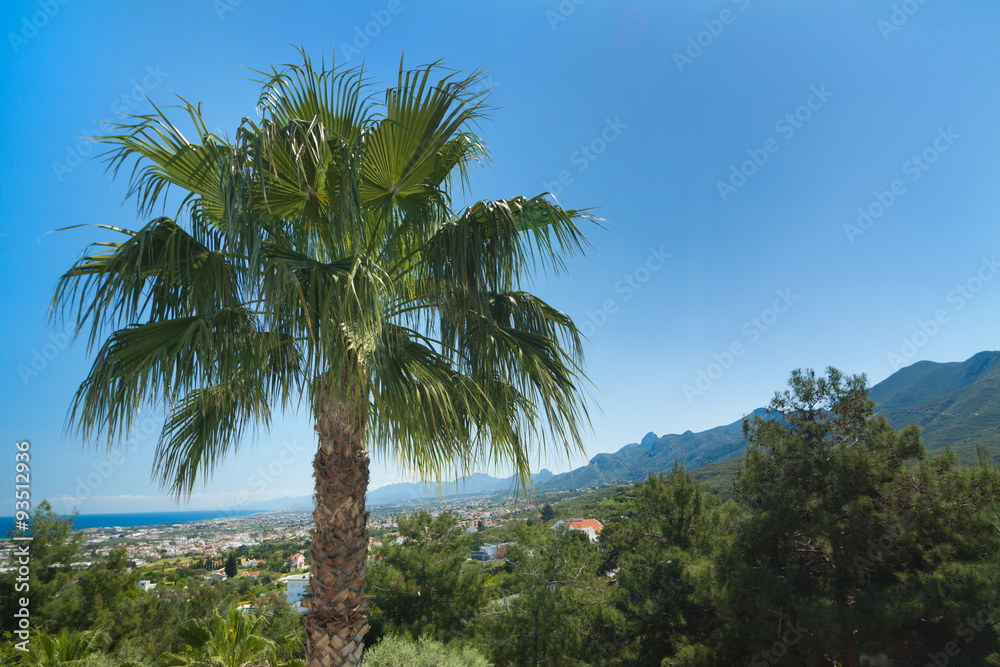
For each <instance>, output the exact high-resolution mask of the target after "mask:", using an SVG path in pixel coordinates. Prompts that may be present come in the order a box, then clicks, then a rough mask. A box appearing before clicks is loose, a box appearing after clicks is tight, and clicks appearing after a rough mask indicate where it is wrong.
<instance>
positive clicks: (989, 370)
mask: <svg viewBox="0 0 1000 667" xmlns="http://www.w3.org/2000/svg"><path fill="white" fill-rule="evenodd" d="M871 396H872V398H873V399H874V400H875V402H876V403H877V404H878V407H877V408H876V410H877V411H878V413H879V414H881V415H883V416H885V418H886V419H888V420H889V423H890V424H892V426H893V427H895V428H897V429H900V428H903V427H904V426H907V425H908V424H911V423H912V424H917V425H918V426H920V427H922V429H923V431H922V433H923V438H924V444H925V445H926V447H927V449H928V450H929V451H932V452H933V451H936V450H940V449H942V448H944V447H946V446H951V447H952V448H953V449H955V451H956V452H957V453H958V455H959V458H960V460H961V461H963V462H965V463H972V462H973V461H975V448H976V447H986V448H987V449H988V450H990V452H991V453H992V454H993V455H994V457H996V456H997V455H1000V352H980V353H979V354H976V355H975V356H973V357H972V358H970V359H968V360H966V361H963V362H955V363H944V364H941V363H935V362H931V361H920V362H917V363H915V364H913V365H912V366H907V367H906V368H903V369H901V370H899V371H897V372H896V373H894V374H892V375H891V376H889V377H888V378H886V379H885V380H883V381H882V382H880V383H878V384H877V385H875V386H874V387H872V389H871ZM764 413H765V410H764V409H763V408H758V409H756V410H754V412H753V413H752V414H764ZM742 424H743V420H742V419H741V420H739V421H735V422H733V423H732V424H728V425H726V426H717V427H715V428H712V429H709V430H707V431H702V432H700V433H692V432H691V431H687V432H685V433H683V434H680V435H665V436H662V437H656V434H655V433H649V434H647V435H646V436H645V437H644V438H643V439H642V441H641V442H639V443H633V444H630V445H625V446H624V447H622V448H621V449H619V450H618V451H617V452H615V453H614V454H598V455H597V456H595V457H594V458H592V459H591V460H590V463H589V464H588V465H585V466H582V467H580V468H577V469H576V470H573V471H571V472H568V473H563V474H561V475H554V476H553V477H552V478H550V479H549V480H547V481H546V482H544V483H540V484H536V486H537V488H538V490H539V491H562V490H567V489H574V488H578V487H587V486H594V485H600V484H603V483H605V482H610V483H619V482H630V481H635V480H640V479H642V478H644V477H645V476H646V475H647V474H649V473H650V472H652V473H654V474H656V473H659V472H661V471H666V470H669V469H670V467H671V466H672V465H673V463H674V460H675V459H676V460H678V461H680V462H681V463H683V464H684V466H685V467H686V468H687V469H688V470H693V469H697V468H700V467H702V466H705V465H709V464H712V463H721V462H724V461H730V460H732V459H736V458H739V457H740V456H742V453H743V449H744V447H746V442H745V441H744V440H743V436H742ZM720 470H725V471H727V472H731V471H732V470H734V467H733V466H732V465H725V466H721V467H720Z"/></svg>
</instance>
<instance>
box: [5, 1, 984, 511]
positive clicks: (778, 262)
mask: <svg viewBox="0 0 1000 667" xmlns="http://www.w3.org/2000/svg"><path fill="white" fill-rule="evenodd" d="M577 2H579V4H577ZM894 5H895V6H896V7H898V8H899V9H897V10H894ZM905 10H909V11H910V12H911V13H909V14H907V13H906V11H905ZM894 12H895V13H894ZM0 26H2V29H3V33H4V43H3V45H0V53H3V56H2V70H3V71H2V74H3V81H4V82H5V88H6V90H5V95H4V101H3V107H2V109H3V110H2V114H3V118H2V120H3V127H4V132H3V135H4V138H3V142H4V151H3V154H4V158H5V159H4V160H3V161H2V163H0V173H2V176H0V182H2V183H3V187H2V192H0V197H2V210H3V213H4V215H3V218H2V220H0V260H2V261H0V267H2V268H0V271H2V272H3V280H2V298H3V312H4V316H3V319H2V323H0V327H2V337H3V346H2V352H0V355H2V368H3V373H4V381H3V384H2V392H3V401H2V405H3V408H2V409H3V418H2V422H0V432H2V440H3V442H4V443H5V445H4V451H6V452H8V453H7V454H5V455H4V456H3V457H0V469H2V466H3V465H8V466H9V471H10V475H9V476H6V478H8V479H12V478H13V466H14V448H13V443H14V442H15V441H18V440H22V439H27V440H30V441H31V443H32V453H33V458H32V489H33V497H34V498H35V499H36V500H40V499H41V498H42V497H47V498H56V499H62V500H57V501H56V507H57V509H66V508H67V506H68V505H75V506H77V507H79V508H80V509H81V510H82V511H83V512H85V513H90V512H103V511H141V510H148V509H159V508H169V507H171V506H173V505H172V504H171V501H170V500H167V499H165V498H163V497H162V496H160V495H159V492H158V491H157V489H156V488H155V487H152V486H151V485H150V481H149V473H150V468H151V461H152V450H153V447H154V445H155V440H156V432H157V429H158V425H159V419H160V416H159V415H155V414H154V415H151V416H150V418H149V420H148V421H147V422H146V426H147V428H146V429H143V430H142V431H141V432H140V433H138V434H137V436H136V440H135V442H134V447H131V448H129V450H128V451H127V457H126V460H124V461H116V462H108V461H106V460H105V459H104V456H103V451H101V450H95V449H94V448H85V447H84V445H83V443H81V442H80V441H79V440H78V439H77V438H75V437H73V436H67V435H66V434H65V432H64V430H63V423H64V418H65V415H66V410H67V407H68V405H69V403H70V398H71V396H72V393H73V392H74V390H75V389H76V387H77V386H78V385H79V383H80V381H81V380H83V378H84V377H85V375H86V372H87V369H88V358H87V355H86V351H85V349H84V346H83V345H73V346H71V347H67V346H66V345H65V340H64V337H63V336H62V332H61V331H59V330H57V329H53V328H51V327H50V326H48V325H47V320H46V312H47V307H48V303H49V300H50V298H51V295H52V290H53V287H54V285H55V282H56V280H57V278H58V276H59V275H60V274H61V273H62V272H63V271H64V270H65V269H66V268H67V267H69V266H70V264H71V263H72V262H73V261H74V260H75V259H76V258H77V257H78V256H79V253H80V252H81V250H82V248H83V247H84V245H85V243H87V241H88V239H90V238H91V235H92V232H91V231H90V230H88V229H76V230H72V231H68V232H61V233H55V234H49V233H47V232H49V231H50V230H53V229H56V228H60V227H65V226H67V225H73V224H96V223H106V224H115V225H121V226H125V227H135V226H137V225H139V224H142V223H143V222H144V221H142V220H137V219H136V217H135V209H134V206H133V205H132V204H131V203H128V204H124V205H123V203H122V202H123V199H124V196H125V190H126V182H125V179H120V180H119V181H117V182H114V183H112V181H111V180H110V179H109V178H108V176H106V175H105V174H104V171H103V165H102V163H101V162H100V161H98V160H94V159H92V156H93V155H94V153H95V151H94V150H93V149H92V147H91V146H90V145H89V144H88V143H87V142H85V141H83V140H82V139H81V137H83V136H86V135H90V134H95V133H99V132H101V125H100V122H101V121H102V120H115V119H119V118H120V116H119V114H120V113H123V112H129V111H131V112H142V111H144V110H146V109H147V108H148V107H147V103H146V102H145V101H144V100H143V99H142V96H141V95H139V94H137V92H136V86H137V85H138V86H140V87H141V88H143V89H144V90H145V91H146V94H148V95H149V96H150V98H152V99H153V100H154V101H156V102H157V103H158V104H160V103H162V104H169V103H171V100H172V95H173V94H174V93H177V94H180V95H182V96H184V97H185V98H187V99H189V100H192V101H200V102H202V103H203V104H204V109H205V112H206V115H207V118H208V119H209V125H210V126H212V127H217V128H218V130H219V131H220V132H226V131H227V130H228V131H232V129H233V128H234V127H235V126H236V124H237V123H238V122H239V120H240V119H241V118H242V117H243V116H252V115H253V114H254V101H255V99H256V95H257V90H256V88H255V86H254V85H253V84H251V83H250V82H248V81H246V80H245V79H243V78H241V77H242V76H244V75H245V74H246V71H245V70H244V69H243V68H244V67H252V68H264V67H266V66H267V64H268V63H269V62H274V63H281V62H288V61H291V60H293V59H295V58H296V57H297V56H296V54H295V50H294V46H295V45H301V46H303V47H304V48H305V49H306V51H307V52H309V53H310V54H311V55H313V56H314V57H315V58H316V59H319V58H322V57H324V56H325V57H326V58H327V61H329V59H330V55H331V53H332V51H333V49H334V46H333V45H334V43H336V44H337V46H336V49H337V57H338V61H339V60H343V56H345V55H347V56H352V57H353V58H354V59H356V60H360V59H364V60H365V61H366V63H367V67H368V69H369V70H370V72H371V73H372V74H374V75H376V76H378V77H380V78H382V80H384V81H385V82H387V83H388V82H390V81H391V78H392V76H393V74H394V72H395V71H396V67H397V66H398V63H399V58H400V54H401V53H402V52H403V50H404V49H405V53H406V61H407V62H408V63H410V64H413V65H417V64H421V63H425V62H429V61H432V60H437V59H441V58H443V59H445V60H446V61H447V63H448V64H449V65H451V66H453V67H455V68H459V69H463V70H473V69H479V68H481V69H485V70H487V71H488V72H489V77H490V81H491V82H492V85H493V86H494V87H495V89H496V91H495V93H494V95H493V98H492V99H493V102H494V104H495V105H496V106H497V107H498V109H497V111H496V112H495V115H494V118H493V120H492V122H489V123H487V124H486V125H484V127H483V128H482V131H483V136H484V138H485V139H486V141H487V142H488V144H489V146H490V148H491V149H492V152H493V157H494V161H493V165H492V168H491V169H490V170H489V171H487V172H484V173H483V174H481V175H478V176H477V177H476V178H475V182H474V184H475V191H474V194H475V196H476V198H483V199H485V198H492V197H500V196H510V195H513V194H525V195H535V194H538V193H540V192H542V191H544V190H551V191H553V192H554V193H556V194H557V196H558V198H559V200H560V202H561V203H563V205H565V206H567V207H573V208H583V207H596V212H597V213H598V214H599V215H601V216H602V217H604V218H606V219H607V220H608V221H609V223H608V225H607V229H606V230H601V229H598V228H594V229H593V230H592V232H591V233H590V239H591V241H592V242H593V245H594V250H593V251H592V252H591V253H590V255H589V257H588V258H586V259H577V260H574V261H573V262H572V263H571V266H570V271H569V273H568V275H565V276H562V277H560V278H559V279H557V280H553V281H551V282H547V283H543V284H538V285H536V289H537V291H539V292H540V293H541V294H542V295H543V296H544V297H546V298H547V299H549V300H550V301H551V302H552V303H553V304H555V305H556V306H558V307H560V308H562V309H563V310H565V311H567V312H568V313H570V314H571V315H572V316H573V317H574V318H576V320H577V321H578V322H579V323H580V324H581V325H584V326H585V328H586V330H587V331H588V332H589V333H590V334H591V335H590V343H589V344H588V348H587V357H588V371H589V373H590V376H591V378H592V379H593V381H594V384H595V385H596V387H597V389H598V390H599V392H600V393H596V392H595V398H594V407H595V410H594V414H595V420H594V432H593V435H592V436H590V437H588V438H587V441H586V443H585V444H586V448H587V453H588V455H589V456H592V455H594V454H596V453H598V452H608V451H615V450H617V449H618V448H619V447H621V446H622V445H624V444H627V443H629V442H635V441H637V440H638V439H640V438H641V437H642V436H643V435H644V434H645V433H646V432H647V431H655V432H656V433H658V434H664V433H672V432H683V431H685V430H688V429H692V430H695V431H697V430H703V429H706V428H710V427H712V426H716V425H719V424H723V423H729V422H732V421H735V420H736V419H739V418H740V417H741V416H742V415H743V414H744V413H746V412H748V411H750V410H752V409H753V408H755V407H757V406H760V405H763V404H765V403H766V402H767V401H768V400H769V398H770V397H771V395H772V394H773V392H774V391H775V390H778V389H780V388H782V386H783V385H784V384H785V382H786V380H787V378H788V374H789V372H790V371H791V370H792V369H795V368H800V367H807V368H817V369H822V368H825V367H826V366H830V365H833V366H836V367H838V368H840V369H841V370H843V371H845V372H851V373H861V372H864V373H867V374H868V377H869V378H870V380H871V381H872V382H877V381H879V380H882V379H884V378H885V377H887V376H888V375H889V374H891V373H892V372H893V370H895V368H897V367H899V366H900V365H901V364H908V363H912V362H913V361H917V360H920V359H930V360H934V361H958V360H963V359H966V358H967V357H969V356H971V355H972V354H974V353H976V352H978V351H981V350H986V349H997V348H1000V342H998V339H1000V327H998V324H1000V315H998V314H1000V279H993V278H998V276H996V274H997V272H998V271H1000V268H998V267H997V266H996V265H995V261H996V258H997V256H998V255H1000V188H998V187H997V184H998V179H1000V40H997V38H996V36H997V34H998V28H1000V5H998V4H997V3H996V2H995V0H966V1H964V2H945V1H944V0H929V1H928V2H926V3H924V4H921V3H919V2H917V1H916V0H908V1H907V2H898V1H896V2H894V1H893V0H863V1H862V0H825V1H822V2H810V3H802V2H791V1H790V0H787V1H784V2H763V1H762V0H736V1H730V0H713V1H711V2H708V1H706V2H701V1H699V2H694V1H687V2H671V3H661V2H651V1H650V2H639V3H630V2H598V1H597V0H589V1H586V2H580V0H575V1H574V0H563V1H562V2H561V3H560V2H557V1H556V0H549V1H547V2H545V1H543V2H530V3H529V2H503V3H460V2H448V3H442V2H437V3H435V2H421V3H419V4H418V3H416V2H415V1H414V0H396V1H395V2H383V1H381V0H380V1H376V2H354V3H326V2H306V1H299V2H295V1H292V2H282V3H267V2H263V1H259V2H251V1H249V0H246V1H243V2H237V0H217V1H216V2H212V1H211V0H202V1H198V2H189V1H179V2H171V3H132V2H101V3H88V2H83V0H68V1H60V0H47V2H46V1H44V0H43V1H42V2H38V1H37V0H36V1H34V2H21V1H14V0H11V1H9V2H5V3H3V8H2V9H0ZM366 30H367V32H368V33H369V35H370V36H369V35H365V31H366ZM348 46H350V47H351V48H350V49H348V48H347V47H348ZM560 178H561V179H562V182H560ZM880 200H881V201H880ZM859 209H861V211H862V212H867V213H868V216H869V217H862V216H861V213H859ZM859 218H860V219H859ZM666 254H669V255H670V256H669V257H668V258H665V257H663V255H666ZM779 311H780V312H779ZM935 318H936V320H937V321H934V320H935ZM921 322H923V323H924V329H926V331H927V332H929V333H925V332H924V330H922V328H921ZM588 323H589V324H590V325H591V326H587V325H588ZM905 341H909V346H908V345H907V343H906V342H905ZM732 350H735V351H736V352H738V353H739V355H738V356H733V357H732V359H731V360H730V358H729V357H728V356H727V354H731V352H732ZM716 355H718V356H716ZM713 363H716V364H719V365H718V366H713V365H712V364H713ZM723 366H726V367H725V368H723ZM702 373H703V374H704V376H702V375H700V374H702ZM699 379H700V380H701V381H700V384H699V382H698V381H699ZM686 386H687V389H685V387H686ZM598 409H599V411H598ZM314 448H315V437H314V434H313V432H312V428H311V424H310V423H309V419H308V416H306V415H300V416H298V417H295V416H290V417H289V418H288V419H287V421H286V422H283V423H281V424H278V425H276V427H275V428H274V429H273V431H272V432H271V433H269V434H261V435H260V436H259V437H258V439H257V445H256V448H255V449H244V450H243V451H242V452H241V455H240V457H239V458H238V459H234V460H231V462H230V463H229V464H228V465H227V466H226V467H225V469H224V470H222V471H220V472H219V473H218V474H217V475H216V476H215V478H214V479H213V480H212V482H211V484H209V485H208V486H207V487H204V488H198V489H197V490H196V493H195V495H194V496H193V498H192V500H191V503H190V505H188V506H189V507H191V508H203V507H204V508H210V507H215V506H219V505H226V504H230V503H232V502H234V501H235V500H236V499H237V494H238V493H239V492H240V491H241V490H243V491H246V493H247V495H246V496H243V497H252V498H259V499H263V498H270V497H279V496H285V495H307V494H309V493H310V492H311V486H312V482H311V478H310V475H311V465H310V464H311V458H312V451H313V450H314ZM4 460H6V461H7V463H3V461H4ZM583 462H584V459H583V458H582V457H578V458H576V459H574V460H573V461H572V462H570V461H566V460H565V458H564V457H561V456H559V455H556V456H553V457H550V458H549V459H547V460H542V461H540V462H539V466H542V465H545V466H547V467H549V468H550V469H553V470H556V471H560V470H567V469H569V468H570V467H574V466H576V465H580V464H582V463H583ZM268 465H271V469H272V472H276V474H274V475H273V478H272V477H271V476H270V475H269V476H268V477H269V478H268V479H264V478H263V477H261V476H260V475H257V476H255V474H256V472H257V470H258V469H260V468H266V466H268ZM98 469H100V470H98ZM88 475H89V476H90V479H91V482H92V483H91V484H87V483H86V478H87V476H88ZM95 475H96V476H95ZM400 478H401V475H400V471H399V470H397V469H396V468H395V466H394V465H393V463H392V462H391V461H390V462H375V464H374V467H373V473H372V483H373V485H381V484H386V483H389V482H392V481H398V480H399V479H400ZM98 480H99V483H94V482H97V481H98ZM81 482H83V484H81ZM8 483H11V484H12V482H8ZM9 495H12V494H5V495H4V498H5V500H4V501H3V505H0V513H3V514H9V513H10V509H11V508H12V501H10V500H8V499H7V498H8V497H9ZM74 496H75V498H74ZM82 496H88V497H87V498H85V499H84V498H83V497H82Z"/></svg>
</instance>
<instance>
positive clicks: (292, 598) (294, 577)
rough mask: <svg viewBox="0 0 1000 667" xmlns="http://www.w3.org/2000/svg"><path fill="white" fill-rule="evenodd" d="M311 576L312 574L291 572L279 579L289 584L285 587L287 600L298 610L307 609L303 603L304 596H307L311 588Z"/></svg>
mask: <svg viewBox="0 0 1000 667" xmlns="http://www.w3.org/2000/svg"><path fill="white" fill-rule="evenodd" d="M311 576H312V575H310V574H291V575H289V576H287V577H282V578H281V579H279V580H278V581H283V582H285V584H286V586H287V588H285V602H287V603H288V604H290V605H292V606H293V607H295V609H296V611H299V612H303V611H305V610H306V609H305V607H304V606H303V605H302V598H303V597H305V594H306V592H308V590H309V579H310V577H311Z"/></svg>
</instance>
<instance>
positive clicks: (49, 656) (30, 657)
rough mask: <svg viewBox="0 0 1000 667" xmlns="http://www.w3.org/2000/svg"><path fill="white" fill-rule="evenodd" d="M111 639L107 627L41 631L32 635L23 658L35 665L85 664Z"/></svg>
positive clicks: (27, 663)
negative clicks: (56, 633) (55, 631)
mask: <svg viewBox="0 0 1000 667" xmlns="http://www.w3.org/2000/svg"><path fill="white" fill-rule="evenodd" d="M110 642H111V637H110V636H109V635H108V633H107V632H105V631H104V630H84V631H82V632H72V631H70V630H68V629H63V631H62V632H60V633H59V634H58V635H55V636H53V635H49V634H46V633H44V632H39V633H38V634H36V635H35V636H34V637H32V640H31V644H30V647H29V650H28V652H27V653H25V654H23V656H22V661H23V662H24V664H26V665H32V666H34V667H56V666H57V665H62V666H63V667H68V666H73V665H85V664H87V663H88V661H89V660H90V658H93V657H95V656H97V655H98V654H99V653H101V651H102V650H103V649H104V648H106V647H107V645H108V644H109V643H110Z"/></svg>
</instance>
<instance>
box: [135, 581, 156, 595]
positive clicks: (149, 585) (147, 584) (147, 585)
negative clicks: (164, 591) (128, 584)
mask: <svg viewBox="0 0 1000 667" xmlns="http://www.w3.org/2000/svg"><path fill="white" fill-rule="evenodd" d="M135 586H136V588H139V589H142V590H144V591H147V592H148V591H151V590H153V589H154V588H156V584H154V583H153V582H151V581H150V580H148V579H143V580H142V581H140V582H138V583H137V584H136V585H135Z"/></svg>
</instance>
